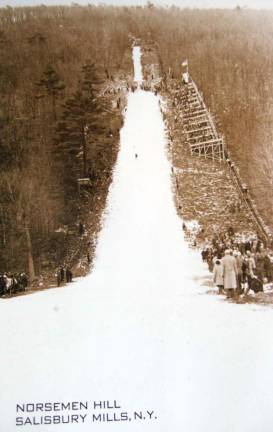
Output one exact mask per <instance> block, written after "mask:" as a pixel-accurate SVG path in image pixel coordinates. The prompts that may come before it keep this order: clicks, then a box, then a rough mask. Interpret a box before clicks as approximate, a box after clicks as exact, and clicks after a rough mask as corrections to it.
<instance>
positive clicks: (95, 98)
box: [56, 63, 103, 177]
mask: <svg viewBox="0 0 273 432" xmlns="http://www.w3.org/2000/svg"><path fill="white" fill-rule="evenodd" d="M100 83H101V82H100V80H99V78H98V77H97V74H96V69H95V66H94V65H93V64H90V63H88V64H86V65H85V66H83V68H82V79H81V80H80V81H79V83H78V89H77V91H76V92H75V93H74V95H73V96H72V97H71V98H70V99H68V100H67V101H66V103H65V106H64V111H63V115H62V119H61V121H59V122H58V125H57V139H56V144H57V145H56V154H57V157H58V158H59V159H60V158H61V160H62V161H64V165H65V166H66V168H68V169H69V172H70V175H71V172H73V173H74V175H75V176H78V175H83V176H84V177H86V175H87V171H88V150H89V148H90V147H91V145H92V136H93V137H94V135H95V136H97V134H99V133H100V132H102V130H103V128H102V126H101V119H100V118H99V117H100V115H101V114H102V113H103V101H102V99H101V98H100V96H99V85H100Z"/></svg>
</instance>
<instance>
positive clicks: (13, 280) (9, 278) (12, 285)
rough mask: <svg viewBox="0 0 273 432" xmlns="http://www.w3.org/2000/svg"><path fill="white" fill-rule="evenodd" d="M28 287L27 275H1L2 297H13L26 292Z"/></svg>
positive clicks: (0, 288)
mask: <svg viewBox="0 0 273 432" xmlns="http://www.w3.org/2000/svg"><path fill="white" fill-rule="evenodd" d="M27 286H28V277H27V275H26V274H25V273H23V272H22V273H15V274H10V273H0V296H1V297H2V296H4V295H12V294H16V293H17V292H22V291H25V290H26V288H27Z"/></svg>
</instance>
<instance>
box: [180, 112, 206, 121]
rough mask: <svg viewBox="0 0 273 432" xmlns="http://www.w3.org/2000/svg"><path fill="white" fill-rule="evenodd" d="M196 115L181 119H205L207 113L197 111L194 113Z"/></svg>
mask: <svg viewBox="0 0 273 432" xmlns="http://www.w3.org/2000/svg"><path fill="white" fill-rule="evenodd" d="M201 113H203V114H201ZM196 114H197V115H190V116H183V119H184V120H191V119H193V120H196V119H198V118H200V117H207V116H208V113H207V111H206V110H198V111H196Z"/></svg>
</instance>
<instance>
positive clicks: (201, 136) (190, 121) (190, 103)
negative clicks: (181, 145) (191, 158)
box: [179, 60, 225, 161]
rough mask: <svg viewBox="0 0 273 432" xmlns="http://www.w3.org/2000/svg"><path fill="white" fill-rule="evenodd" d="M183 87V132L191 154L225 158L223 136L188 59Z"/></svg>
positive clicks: (183, 77)
mask: <svg viewBox="0 0 273 432" xmlns="http://www.w3.org/2000/svg"><path fill="white" fill-rule="evenodd" d="M182 83H183V85H182V87H181V91H180V95H179V101H180V103H181V106H180V108H181V111H182V114H181V117H182V122H183V132H184V134H185V137H186V141H187V143H188V144H189V146H190V150H191V154H197V155H198V156H204V157H205V158H210V159H213V160H218V161H222V160H225V145H224V140H223V137H221V136H219V134H218V132H217V130H216V127H215V124H214V121H213V118H212V115H211V113H210V112H209V110H208V108H207V107H206V104H205V102H204V99H203V97H202V95H201V94H200V92H199V90H198V88H197V86H196V84H195V82H194V81H193V80H192V79H191V77H190V75H189V72H188V61H187V60H185V61H184V62H183V63H182Z"/></svg>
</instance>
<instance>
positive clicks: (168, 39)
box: [139, 7, 273, 229]
mask: <svg viewBox="0 0 273 432" xmlns="http://www.w3.org/2000/svg"><path fill="white" fill-rule="evenodd" d="M139 15H140V17H139V23H140V24H139V25H140V28H141V31H140V33H143V32H145V33H146V34H147V35H149V37H150V38H151V39H152V40H153V41H154V42H156V44H157V50H158V54H159V57H160V62H161V67H162V74H163V75H165V76H167V75H168V74H169V73H170V74H171V75H172V76H173V77H174V78H177V79H178V80H181V63H182V61H183V60H185V59H188V62H189V73H190V75H191V77H192V78H193V79H194V81H195V82H196V83H197V85H198V87H199V89H200V90H201V91H202V92H203V94H204V98H205V101H206V103H207V106H208V107H209V108H210V110H211V112H212V113H213V115H214V118H215V119H216V124H217V126H218V130H219V131H220V132H221V133H222V134H223V136H224V138H225V143H226V147H227V149H228V151H229V153H230V154H231V157H232V159H233V160H234V161H235V162H236V163H237V165H238V167H239V169H240V174H241V177H242V178H243V180H244V181H245V182H246V183H247V184H248V185H249V186H250V191H251V195H252V196H253V198H254V200H255V201H256V203H257V206H258V209H259V211H260V213H261V215H262V217H263V218H264V220H265V222H266V223H267V225H268V226H269V227H270V228H271V229H272V228H273V222H272V211H273V192H272V191H273V12H272V11H254V10H247V9H241V8H239V7H237V8H236V9H234V10H197V9H196V10H195V9H193V10H190V9H185V10H181V9H178V8H176V7H172V8H169V9H167V10H165V9H158V8H154V7H150V8H149V9H148V11H145V12H143V11H141V12H140V11H139Z"/></svg>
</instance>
